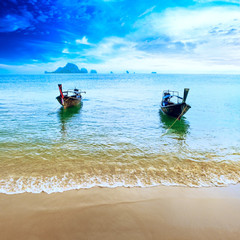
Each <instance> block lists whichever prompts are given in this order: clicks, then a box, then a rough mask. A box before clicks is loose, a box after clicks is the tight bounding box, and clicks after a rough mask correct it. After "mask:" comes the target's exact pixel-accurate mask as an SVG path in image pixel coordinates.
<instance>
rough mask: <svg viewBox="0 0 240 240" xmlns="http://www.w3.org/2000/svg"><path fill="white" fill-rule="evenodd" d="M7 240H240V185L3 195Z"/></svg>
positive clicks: (0, 204) (0, 220)
mask: <svg viewBox="0 0 240 240" xmlns="http://www.w3.org/2000/svg"><path fill="white" fill-rule="evenodd" d="M0 209H1V211H0V232H1V236H2V238H1V239H6V240H7V239H19V240H21V239H24V240H25V239H140V240H141V239H180V240H181V239H184V240H185V239H233V240H235V239H239V235H240V184H238V185H231V186H227V187H207V188H204V187H202V188H191V187H175V186H156V187H149V188H140V187H135V188H124V187H117V188H102V187H94V188H90V189H80V190H69V191H66V192H62V193H51V194H47V193H36V194H34V193H21V194H11V195H9V194H4V193H1V194H0Z"/></svg>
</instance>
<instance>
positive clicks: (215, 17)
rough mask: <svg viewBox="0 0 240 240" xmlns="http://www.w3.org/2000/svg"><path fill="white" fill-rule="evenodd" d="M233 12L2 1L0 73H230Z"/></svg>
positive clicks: (153, 2) (198, 2)
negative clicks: (65, 69) (63, 69)
mask: <svg viewBox="0 0 240 240" xmlns="http://www.w3.org/2000/svg"><path fill="white" fill-rule="evenodd" d="M239 10H240V9H239V2H238V1H236V0H232V1H208V0H195V1H190V0H189V1H185V0H181V1H180V0H175V1H174V0H169V1H159V0H148V1H143V0H138V1H136V0H135V1H126V0H118V1H117V0H108V1H107V0H105V1H103V0H86V1H78V0H59V1H53V0H40V1H38V0H29V1H23V0H8V1H1V3H0V73H1V72H2V73H17V72H19V73H33V72H36V73H39V72H43V71H44V70H54V69H55V68H56V67H58V66H63V65H65V64H66V63H67V62H73V63H76V64H77V65H78V66H79V67H87V68H95V69H97V70H99V72H108V71H110V70H114V71H117V72H121V71H124V70H125V69H126V68H128V69H129V70H130V71H136V72H148V71H151V70H157V71H159V72H169V71H174V72H189V65H190V66H191V69H192V72H194V71H196V72H209V71H211V69H213V70H214V71H215V72H218V71H224V72H231V71H237V66H239V63H240V62H239V57H238V56H240V54H239V53H240V52H239V51H240V47H239V45H240V44H239V43H238V42H239V41H238V39H239V37H240V36H239V35H240V34H239V32H240V28H239V27H240V16H239V15H240V14H238V12H239ZM186 66H187V67H186ZM210 66H211V68H210ZM190 72H191V71H190Z"/></svg>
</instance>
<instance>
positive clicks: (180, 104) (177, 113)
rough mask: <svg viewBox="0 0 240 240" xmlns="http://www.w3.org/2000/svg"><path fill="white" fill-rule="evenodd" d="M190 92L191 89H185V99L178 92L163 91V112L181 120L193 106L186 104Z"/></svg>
mask: <svg viewBox="0 0 240 240" xmlns="http://www.w3.org/2000/svg"><path fill="white" fill-rule="evenodd" d="M188 92H189V88H184V94H183V97H180V96H179V92H178V91H171V90H165V91H163V95H162V101H161V110H162V112H164V113H165V114H167V115H169V116H171V117H175V118H177V119H179V120H180V119H181V117H182V116H183V115H184V114H185V113H186V112H187V111H188V110H189V109H190V108H191V106H190V105H188V104H187V103H186V99H187V95H188Z"/></svg>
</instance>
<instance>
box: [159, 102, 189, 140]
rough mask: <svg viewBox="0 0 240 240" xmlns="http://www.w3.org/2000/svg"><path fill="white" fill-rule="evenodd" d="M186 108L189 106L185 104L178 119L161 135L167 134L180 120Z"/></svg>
mask: <svg viewBox="0 0 240 240" xmlns="http://www.w3.org/2000/svg"><path fill="white" fill-rule="evenodd" d="M186 108H187V106H185V108H184V109H183V110H182V112H181V114H180V115H179V116H178V117H177V118H176V120H175V121H174V122H173V124H172V125H171V126H170V127H169V128H168V129H167V130H166V132H165V133H163V134H162V135H161V137H162V136H164V135H166V134H167V133H168V131H169V130H170V129H171V128H172V127H173V125H174V124H175V123H176V122H177V121H178V120H180V118H181V117H182V115H183V114H184V111H185V109H186Z"/></svg>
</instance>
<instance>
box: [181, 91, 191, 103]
mask: <svg viewBox="0 0 240 240" xmlns="http://www.w3.org/2000/svg"><path fill="white" fill-rule="evenodd" d="M188 92H189V88H184V94H183V101H182V102H183V103H185V102H186V99H187V95H188Z"/></svg>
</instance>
